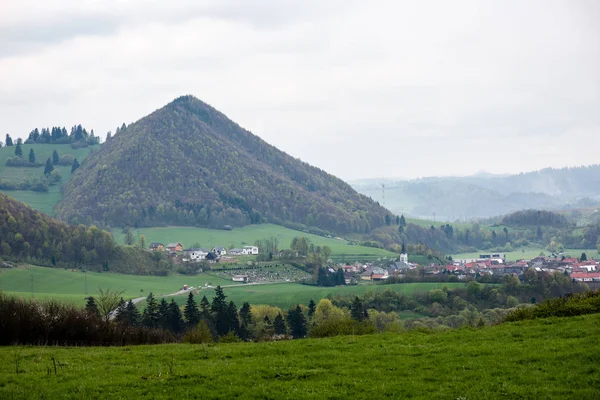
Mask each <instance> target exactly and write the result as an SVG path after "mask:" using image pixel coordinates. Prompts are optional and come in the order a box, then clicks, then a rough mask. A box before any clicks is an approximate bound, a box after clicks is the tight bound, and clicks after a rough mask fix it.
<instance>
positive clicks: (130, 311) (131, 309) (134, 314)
mask: <svg viewBox="0 0 600 400" xmlns="http://www.w3.org/2000/svg"><path fill="white" fill-rule="evenodd" d="M125 312H126V313H127V322H128V323H129V325H131V326H137V325H139V324H140V318H141V316H140V311H139V310H138V308H137V307H136V306H135V304H134V303H133V301H132V300H131V299H130V300H129V301H128V302H127V307H126V309H125Z"/></svg>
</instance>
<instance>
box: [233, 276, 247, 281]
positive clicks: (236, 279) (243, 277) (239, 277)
mask: <svg viewBox="0 0 600 400" xmlns="http://www.w3.org/2000/svg"><path fill="white" fill-rule="evenodd" d="M231 280H232V281H234V282H243V283H248V275H234V276H233V277H232V278H231Z"/></svg>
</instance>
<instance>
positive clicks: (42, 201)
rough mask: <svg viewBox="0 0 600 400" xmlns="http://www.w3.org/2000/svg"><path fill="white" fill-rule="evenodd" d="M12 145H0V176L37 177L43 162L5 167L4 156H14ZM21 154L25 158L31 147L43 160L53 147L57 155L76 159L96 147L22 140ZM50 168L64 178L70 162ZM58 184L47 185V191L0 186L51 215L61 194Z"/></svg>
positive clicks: (18, 179) (8, 178)
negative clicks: (40, 164)
mask: <svg viewBox="0 0 600 400" xmlns="http://www.w3.org/2000/svg"><path fill="white" fill-rule="evenodd" d="M15 147H16V146H12V147H2V148H0V178H2V179H3V180H6V181H9V182H21V181H24V180H26V179H32V178H41V177H43V175H44V166H43V165H42V166H41V167H38V168H25V167H24V168H17V167H7V166H6V160H7V159H8V158H12V157H14V156H15ZM21 148H22V149H23V157H24V158H25V159H27V157H28V156H29V150H30V149H33V151H34V152H35V156H36V160H37V161H38V162H41V163H44V162H46V160H47V159H48V157H52V152H53V151H54V150H56V151H57V152H58V155H59V156H61V157H62V156H63V155H65V154H72V155H73V156H74V157H75V158H77V160H79V162H80V163H81V161H82V160H83V159H84V158H85V157H86V156H87V155H88V153H89V152H90V150H91V149H97V148H99V146H91V147H85V148H81V149H72V148H71V145H69V144H24V145H22V146H21ZM54 169H55V170H56V171H58V172H59V173H60V175H61V176H62V182H61V183H63V184H64V183H65V182H68V181H69V180H70V179H71V166H66V165H55V166H54ZM59 186H60V185H57V186H52V187H50V190H49V191H48V192H47V193H43V192H33V191H30V190H3V191H2V192H4V193H6V194H7V195H9V196H11V197H13V198H15V199H17V200H19V201H22V202H23V203H25V204H27V205H28V206H30V207H32V208H35V209H36V210H39V211H42V212H43V213H46V214H48V215H53V211H52V209H53V208H54V206H55V205H56V203H58V202H59V201H60V199H61V198H62V195H61V193H60V187H59Z"/></svg>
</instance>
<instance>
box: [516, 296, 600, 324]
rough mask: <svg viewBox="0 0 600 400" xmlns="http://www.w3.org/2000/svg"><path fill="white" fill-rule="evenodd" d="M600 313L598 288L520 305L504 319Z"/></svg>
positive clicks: (517, 319)
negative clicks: (524, 305) (532, 304)
mask: <svg viewBox="0 0 600 400" xmlns="http://www.w3.org/2000/svg"><path fill="white" fill-rule="evenodd" d="M593 313H600V290H595V291H586V292H583V293H575V294H569V295H565V296H562V297H557V298H554V299H547V300H545V301H544V302H542V303H539V304H536V305H535V306H529V307H521V308H518V309H516V310H514V311H513V312H512V313H511V314H509V315H508V316H507V317H506V318H505V319H504V321H506V322H512V321H522V320H526V319H536V318H549V317H572V316H576V315H583V314H593Z"/></svg>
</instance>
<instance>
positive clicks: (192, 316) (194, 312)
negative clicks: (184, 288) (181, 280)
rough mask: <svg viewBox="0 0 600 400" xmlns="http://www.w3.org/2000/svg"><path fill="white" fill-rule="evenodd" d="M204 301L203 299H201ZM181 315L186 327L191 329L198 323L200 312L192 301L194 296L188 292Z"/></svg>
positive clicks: (194, 301)
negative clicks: (183, 317)
mask: <svg viewBox="0 0 600 400" xmlns="http://www.w3.org/2000/svg"><path fill="white" fill-rule="evenodd" d="M203 300H204V299H203ZM183 315H184V316H185V320H186V323H187V325H188V327H190V328H193V327H195V326H196V325H198V322H200V312H199V311H198V305H197V304H196V300H194V294H193V293H192V292H191V291H190V293H189V294H188V298H187V302H186V303H185V308H184V309H183Z"/></svg>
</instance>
